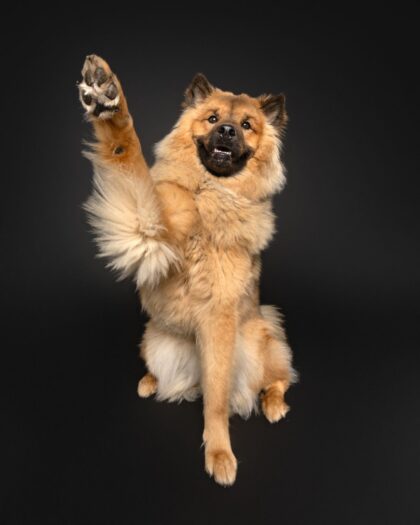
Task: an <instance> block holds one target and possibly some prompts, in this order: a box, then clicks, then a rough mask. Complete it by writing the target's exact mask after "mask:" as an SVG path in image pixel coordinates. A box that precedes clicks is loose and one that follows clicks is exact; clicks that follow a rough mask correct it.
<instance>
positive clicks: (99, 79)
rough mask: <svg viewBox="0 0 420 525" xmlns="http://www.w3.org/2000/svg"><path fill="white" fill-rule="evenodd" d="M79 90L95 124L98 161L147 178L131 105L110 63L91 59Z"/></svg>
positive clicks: (92, 57) (88, 116)
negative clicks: (130, 108)
mask: <svg viewBox="0 0 420 525" xmlns="http://www.w3.org/2000/svg"><path fill="white" fill-rule="evenodd" d="M78 87H79V97H80V102H81V103H82V106H83V107H84V109H85V111H86V113H85V116H86V119H87V120H89V121H90V122H92V125H93V129H94V133H95V137H96V139H97V143H96V144H93V145H92V146H93V150H94V152H95V154H96V155H97V156H98V157H99V158H98V161H99V162H104V163H106V164H108V165H115V164H117V165H119V166H121V167H123V168H124V169H126V170H129V171H131V172H136V173H137V174H138V175H145V174H146V173H147V164H146V162H145V160H144V157H143V154H142V152H141V146H140V141H139V139H138V137H137V134H136V132H135V129H134V126H133V119H132V118H131V115H130V113H129V111H128V106H127V101H126V99H125V96H124V93H123V90H122V87H121V84H120V81H119V80H118V78H117V77H116V75H115V74H114V73H113V72H112V71H111V68H110V67H109V65H108V64H107V62H106V61H105V60H104V59H103V58H101V57H99V56H97V55H88V56H87V57H86V60H85V62H84V64H83V68H82V80H81V82H79V84H78Z"/></svg>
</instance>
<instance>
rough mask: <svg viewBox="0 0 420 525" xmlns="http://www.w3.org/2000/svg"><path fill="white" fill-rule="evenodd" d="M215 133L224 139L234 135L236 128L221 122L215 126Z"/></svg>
mask: <svg viewBox="0 0 420 525" xmlns="http://www.w3.org/2000/svg"><path fill="white" fill-rule="evenodd" d="M217 133H218V134H219V135H220V136H221V137H223V138H224V139H232V138H233V137H235V135H236V130H235V128H234V127H233V126H230V125H229V124H222V125H221V126H219V127H218V128H217Z"/></svg>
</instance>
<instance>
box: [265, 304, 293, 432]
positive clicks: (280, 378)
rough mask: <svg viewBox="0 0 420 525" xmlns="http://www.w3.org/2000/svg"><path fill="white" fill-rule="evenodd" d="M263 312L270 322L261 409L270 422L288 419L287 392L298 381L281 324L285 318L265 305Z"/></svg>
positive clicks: (266, 333) (266, 319)
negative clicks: (285, 397)
mask: <svg viewBox="0 0 420 525" xmlns="http://www.w3.org/2000/svg"><path fill="white" fill-rule="evenodd" d="M261 313H262V316H263V318H264V321H265V323H266V326H267V329H266V330H265V337H264V339H263V341H264V348H263V356H264V377H263V384H262V390H263V391H262V394H261V406H262V410H263V412H264V415H265V417H266V418H267V419H268V421H269V422H270V423H276V422H277V421H279V420H280V419H281V418H283V417H285V416H286V414H287V412H288V411H289V406H288V405H287V404H286V402H285V400H284V395H285V393H286V390H287V389H288V388H289V386H290V384H291V383H293V382H295V381H296V380H297V373H296V371H295V370H294V369H293V367H292V354H291V350H290V347H289V345H288V343H287V340H286V335H285V332H284V330H283V327H282V324H281V317H280V315H279V314H278V312H277V311H276V310H275V309H274V308H273V307H271V306H262V307H261Z"/></svg>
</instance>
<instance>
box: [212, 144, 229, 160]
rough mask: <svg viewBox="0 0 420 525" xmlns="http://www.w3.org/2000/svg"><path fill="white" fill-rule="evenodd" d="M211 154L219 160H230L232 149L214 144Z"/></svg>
mask: <svg viewBox="0 0 420 525" xmlns="http://www.w3.org/2000/svg"><path fill="white" fill-rule="evenodd" d="M212 156H213V157H214V158H215V160H216V161H219V162H226V161H230V160H231V159H232V150H231V149H230V148H228V147H226V146H215V148H214V149H213V151H212Z"/></svg>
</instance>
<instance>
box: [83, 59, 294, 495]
mask: <svg viewBox="0 0 420 525" xmlns="http://www.w3.org/2000/svg"><path fill="white" fill-rule="evenodd" d="M100 69H101V70H102V71H103V72H104V73H105V77H106V78H105V80H104V75H103V73H102V71H100V72H99V70H100ZM82 75H83V82H82V83H81V84H80V97H81V100H82V104H83V107H84V108H85V109H86V110H87V117H88V120H90V121H91V122H92V123H93V126H94V132H95V136H96V139H97V142H96V143H95V144H94V145H93V146H92V151H90V152H88V153H86V156H88V158H89V159H90V160H91V161H92V163H93V166H94V180H93V191H92V195H91V196H90V198H89V199H88V201H87V203H86V204H85V209H86V210H87V212H88V216H89V222H90V225H91V226H92V228H93V230H94V233H95V239H96V242H97V245H98V249H99V255H100V256H101V257H105V258H106V259H107V261H108V264H109V266H110V267H111V268H112V269H113V270H115V271H116V272H117V273H118V275H119V276H120V277H122V278H125V277H128V276H131V277H132V278H133V279H134V282H135V283H136V286H137V288H138V290H139V294H140V298H141V303H142V306H143V308H144V309H145V310H146V311H147V312H148V314H149V316H150V321H149V322H148V324H147V327H146V331H145V334H144V337H143V340H142V343H141V355H142V357H143V359H144V360H145V362H146V366H147V369H148V374H147V375H146V376H145V377H144V378H143V379H142V380H141V381H140V383H139V388H138V391H139V395H141V396H142V397H147V396H148V395H151V394H156V397H157V399H158V400H168V401H181V400H188V401H192V400H194V399H196V398H197V397H199V396H201V395H202V396H203V401H204V419H205V428H204V434H203V439H204V443H205V462H206V470H207V472H208V473H209V474H210V475H213V476H214V478H215V480H216V481H217V482H218V483H221V484H223V485H230V484H232V483H233V482H234V480H235V477H236V469H237V462H236V458H235V456H234V455H233V453H232V450H231V446H230V439H229V431H228V418H229V415H230V414H233V413H237V414H239V415H241V416H242V417H244V418H247V417H249V415H250V414H251V413H252V411H253V410H255V411H258V406H259V403H258V401H259V397H260V396H261V405H262V409H263V412H264V414H265V416H266V417H267V419H268V420H269V421H270V422H275V421H278V420H279V419H280V418H281V417H284V416H285V415H286V413H287V410H288V407H287V405H286V403H285V402H284V394H285V392H286V390H287V388H288V387H289V385H290V384H291V383H292V382H293V381H295V380H296V373H295V371H294V370H293V368H292V355H291V351H290V348H289V346H288V344H287V341H286V337H285V333H284V330H283V328H282V324H281V318H280V316H279V314H278V312H277V310H276V309H275V308H274V307H272V306H260V304H259V300H258V281H259V275H260V257H259V253H260V252H261V250H262V249H264V248H265V247H266V246H267V244H268V243H269V241H270V240H271V238H272V236H273V233H274V216H273V213H272V204H271V197H272V196H273V194H274V193H276V192H278V191H280V190H281V188H282V187H283V185H284V182H285V177H284V173H283V166H282V164H281V161H280V155H279V152H280V149H281V142H280V136H281V125H283V126H284V124H285V119H286V116H285V112H284V113H283V114H280V109H279V107H280V106H279V107H277V109H276V108H275V109H274V110H273V109H272V106H273V104H271V105H270V102H271V99H270V98H269V97H265V98H260V99H254V98H251V97H248V96H247V95H240V96H235V95H233V94H231V93H226V92H222V91H220V90H218V89H215V88H213V87H212V86H210V84H208V82H207V81H206V79H204V80H203V78H204V77H200V78H199V79H198V80H195V81H193V84H192V86H191V87H190V88H189V90H190V91H189V92H188V100H189V101H190V103H189V105H187V107H186V109H185V110H184V111H183V113H182V115H181V117H180V119H179V120H178V122H177V123H176V125H175V126H174V128H173V130H172V132H171V133H170V134H169V135H168V136H167V137H165V138H164V139H163V140H162V141H161V142H160V143H159V144H158V145H157V146H156V163H155V165H154V166H153V167H152V168H151V169H148V167H147V165H146V163H145V161H144V158H143V155H142V153H141V146H140V142H139V140H138V138H137V135H136V133H135V131H134V127H133V124H132V118H131V116H130V114H129V112H128V109H127V103H126V101H125V97H124V94H123V91H122V89H121V85H120V83H119V81H118V79H117V78H116V76H115V75H114V74H113V73H112V71H111V70H110V68H109V66H108V64H107V63H106V62H105V61H103V60H102V59H101V58H99V57H97V56H95V55H90V56H89V57H87V59H86V62H85V65H84V67H83V71H82ZM89 75H90V76H89ZM96 77H98V79H99V77H101V82H99V80H95V81H94V82H93V80H92V79H95V78H96ZM196 78H197V77H196ZM89 82H93V85H89ZM194 82H195V84H194ZM199 82H201V85H200V84H199ZM197 85H198V87H199V89H197ZM88 88H89V89H88ZM114 91H115V92H116V91H118V95H117V97H116V98H114V106H115V108H116V109H115V108H114V109H112V111H111V110H110V108H111V106H112V105H111V103H106V104H105V105H104V102H103V101H104V100H105V99H106V93H108V92H114ZM87 95H88V96H87ZM95 96H96V99H95ZM104 97H105V98H104ZM267 100H268V103H267V102H266V101H267ZM279 100H283V99H279ZM191 101H192V103H191ZM101 104H102V105H103V106H104V108H103V111H102V113H100V110H101ZM264 104H266V106H264ZM213 107H217V108H218V112H219V113H220V114H221V115H222V114H223V112H228V111H230V113H229V119H230V120H231V121H235V122H236V120H235V119H237V120H238V121H239V122H240V118H242V117H241V115H242V114H243V113H244V112H246V114H247V115H250V116H249V119H250V121H252V125H253V128H254V131H253V132H252V134H251V133H247V134H245V133H244V141H245V144H247V145H248V146H249V147H251V148H252V150H253V155H252V156H251V158H250V159H249V160H248V162H247V163H246V166H245V167H244V168H243V169H242V170H241V171H240V173H239V174H238V175H235V176H232V177H215V176H214V175H211V174H210V173H209V172H208V171H207V170H206V168H205V167H204V165H203V164H202V163H201V161H200V159H199V157H198V154H197V146H196V139H195V137H196V136H202V135H205V134H206V133H210V132H211V129H210V128H209V126H210V125H209V124H208V119H207V115H208V111H210V108H213ZM95 108H96V109H95ZM212 111H214V110H212ZM283 111H284V107H283ZM241 112H242V113H241ZM280 117H282V118H283V120H281V119H280ZM221 118H222V117H221ZM279 122H280V124H279Z"/></svg>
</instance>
